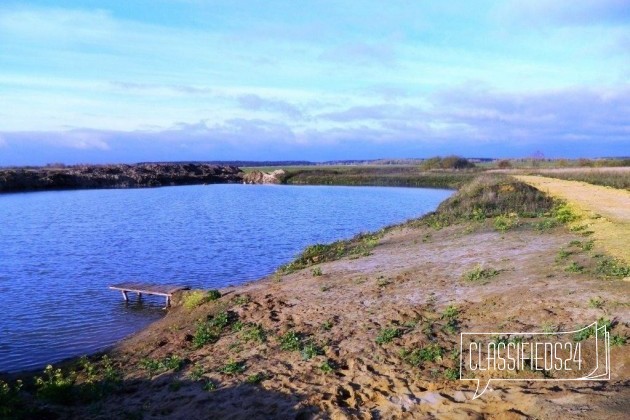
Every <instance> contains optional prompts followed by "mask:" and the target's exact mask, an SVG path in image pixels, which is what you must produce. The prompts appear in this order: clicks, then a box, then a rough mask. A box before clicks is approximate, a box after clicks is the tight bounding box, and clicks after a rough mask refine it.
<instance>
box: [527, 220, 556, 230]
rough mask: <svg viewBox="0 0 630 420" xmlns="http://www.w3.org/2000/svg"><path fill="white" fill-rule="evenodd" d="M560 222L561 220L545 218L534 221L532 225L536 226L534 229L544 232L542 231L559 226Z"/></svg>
mask: <svg viewBox="0 0 630 420" xmlns="http://www.w3.org/2000/svg"><path fill="white" fill-rule="evenodd" d="M558 224H559V222H558V221H557V220H555V219H551V218H544V219H543V220H541V221H539V222H535V223H533V224H532V227H533V228H534V230H536V231H538V232H541V233H542V232H548V231H550V230H552V229H553V228H555V227H557V226H558Z"/></svg>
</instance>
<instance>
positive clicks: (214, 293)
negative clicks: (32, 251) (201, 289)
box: [207, 289, 221, 301]
mask: <svg viewBox="0 0 630 420" xmlns="http://www.w3.org/2000/svg"><path fill="white" fill-rule="evenodd" d="M220 297H221V292H219V291H218V290H216V289H213V290H208V294H207V298H208V300H209V301H212V300H217V299H219V298H220Z"/></svg>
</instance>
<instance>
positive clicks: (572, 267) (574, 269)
mask: <svg viewBox="0 0 630 420" xmlns="http://www.w3.org/2000/svg"><path fill="white" fill-rule="evenodd" d="M564 271H567V272H569V273H583V272H584V266H582V265H580V264H578V263H577V262H575V261H572V262H571V264H569V265H568V266H567V267H566V268H565V269H564Z"/></svg>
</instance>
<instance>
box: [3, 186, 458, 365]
mask: <svg viewBox="0 0 630 420" xmlns="http://www.w3.org/2000/svg"><path fill="white" fill-rule="evenodd" d="M451 194H452V191H449V190H438V189H423V188H387V187H325V186H277V185H240V184H230V185H223V184H217V185H206V186H202V185H198V186H179V187H165V188H149V189H110V190H79V191H51V192H34V193H19V194H3V195H0V296H1V297H2V312H3V316H2V318H0V371H8V372H12V371H19V370H25V369H32V368H39V367H41V366H44V365H46V364H48V363H53V362H57V361H59V360H62V359H64V358H67V357H71V356H78V355H83V354H89V353H92V352H95V351H98V350H100V349H103V348H105V347H108V346H110V345H112V344H114V343H115V342H116V341H118V340H120V339H122V338H124V337H126V336H128V335H129V334H132V333H134V332H136V331H138V330H140V329H142V328H143V327H145V326H147V325H148V324H149V323H151V322H153V321H155V320H157V319H159V318H160V317H161V316H163V315H164V311H163V310H162V309H161V308H162V306H163V298H153V299H152V298H146V299H144V301H143V304H141V305H138V304H137V303H135V302H133V300H135V295H131V297H133V299H132V302H131V303H130V304H125V303H124V302H123V300H122V297H121V295H120V293H119V292H114V291H111V290H109V289H108V288H107V286H108V285H109V284H112V283H117V282H123V281H128V280H137V281H142V282H152V283H177V284H186V285H188V286H191V287H193V288H195V287H196V288H217V289H220V288H222V287H225V286H227V285H237V284H241V283H244V282H247V281H250V280H255V279H258V278H260V277H263V276H266V275H268V274H271V273H273V272H274V271H275V270H276V269H277V268H278V266H280V265H281V264H284V263H287V262H289V261H291V260H292V259H293V257H295V256H296V255H297V254H298V253H299V252H300V251H301V250H302V249H304V247H305V246H307V245H310V244H314V243H325V242H331V241H334V240H337V239H343V238H349V237H351V236H353V235H355V234H357V233H359V232H365V231H370V230H377V229H380V228H382V227H384V226H386V225H390V224H393V223H398V222H403V221H405V220H407V219H409V218H413V217H418V216H420V215H422V214H425V213H427V212H430V211H433V210H434V209H435V208H436V207H437V206H438V204H439V203H440V202H441V201H443V200H444V199H446V198H447V197H449V196H450V195H451Z"/></svg>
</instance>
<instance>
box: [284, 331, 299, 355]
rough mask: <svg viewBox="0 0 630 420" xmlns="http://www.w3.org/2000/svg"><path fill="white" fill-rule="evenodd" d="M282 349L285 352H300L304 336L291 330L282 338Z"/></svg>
mask: <svg viewBox="0 0 630 420" xmlns="http://www.w3.org/2000/svg"><path fill="white" fill-rule="evenodd" d="M279 340H280V348H281V349H282V350H285V351H299V350H300V349H301V348H302V335H301V334H300V333H298V332H296V331H293V330H289V331H287V332H286V333H284V334H283V335H281V336H280V338H279Z"/></svg>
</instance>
